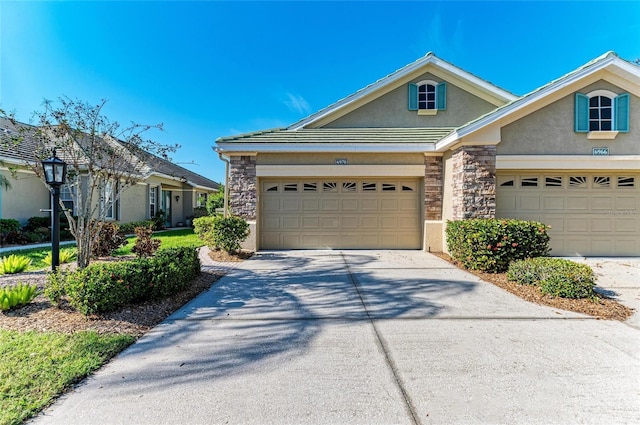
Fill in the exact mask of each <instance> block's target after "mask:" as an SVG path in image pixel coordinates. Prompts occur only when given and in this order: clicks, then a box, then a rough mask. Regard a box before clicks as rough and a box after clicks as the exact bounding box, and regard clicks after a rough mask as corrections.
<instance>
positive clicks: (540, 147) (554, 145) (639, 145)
mask: <svg viewBox="0 0 640 425" xmlns="http://www.w3.org/2000/svg"><path fill="white" fill-rule="evenodd" d="M598 89H603V90H609V91H612V92H614V93H616V94H622V93H625V91H624V90H622V89H620V88H618V87H616V86H614V85H613V84H610V83H608V82H606V81H598V82H597V83H594V84H591V85H589V86H587V87H584V88H582V89H580V90H578V92H579V93H584V94H586V93H589V92H591V91H593V90H598ZM629 111H630V115H629V132H628V133H618V135H617V136H616V138H615V139H613V140H589V139H588V138H587V133H576V132H574V131H573V129H574V94H571V95H569V96H565V97H563V98H561V99H559V100H557V101H556V102H553V103H551V104H550V105H548V106H546V107H544V108H542V109H539V110H537V111H535V112H532V113H531V114H529V115H527V116H525V117H523V118H521V119H519V120H517V121H515V122H513V123H511V124H509V125H507V126H505V127H503V128H502V130H501V139H502V141H501V142H500V144H498V146H497V154H498V155H536V154H537V155H549V154H559V155H591V153H592V148H594V147H609V154H610V155H638V154H640V98H638V97H637V96H634V95H633V94H630V104H629Z"/></svg>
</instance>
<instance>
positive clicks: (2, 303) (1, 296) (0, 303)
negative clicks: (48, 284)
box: [0, 282, 38, 310]
mask: <svg viewBox="0 0 640 425" xmlns="http://www.w3.org/2000/svg"><path fill="white" fill-rule="evenodd" d="M37 296H38V286H37V285H28V284H25V283H22V282H20V283H18V284H17V285H13V286H5V287H2V288H0V310H10V309H12V308H15V307H20V306H23V305H26V304H29V303H30V302H31V301H32V300H33V299H34V298H35V297H37Z"/></svg>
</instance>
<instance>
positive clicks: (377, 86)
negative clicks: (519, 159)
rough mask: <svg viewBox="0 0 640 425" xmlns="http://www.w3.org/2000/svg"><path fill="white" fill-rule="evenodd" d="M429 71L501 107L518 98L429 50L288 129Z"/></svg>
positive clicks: (335, 113) (324, 117)
mask: <svg viewBox="0 0 640 425" xmlns="http://www.w3.org/2000/svg"><path fill="white" fill-rule="evenodd" d="M426 72H432V73H434V74H440V75H439V76H441V77H442V78H443V79H448V80H449V81H451V82H452V83H455V82H458V84H468V85H469V87H473V88H474V89H475V90H476V91H477V92H476V94H480V95H483V94H484V95H486V96H487V99H486V100H488V101H490V102H491V103H493V104H495V105H496V106H501V105H503V104H505V103H507V102H510V101H512V100H514V99H517V96H516V95H514V94H512V93H510V92H508V91H506V90H504V89H501V88H500V87H498V86H496V85H494V84H492V83H490V82H488V81H486V80H483V79H481V78H479V77H476V76H475V75H473V74H471V73H469V72H467V71H465V70H463V69H461V68H458V67H457V66H455V65H453V64H451V63H449V62H446V61H444V60H442V59H440V58H438V57H437V56H436V55H435V54H434V53H432V52H429V53H427V54H426V55H425V56H423V57H422V58H420V59H418V60H416V61H415V62H412V63H410V64H408V65H406V66H404V67H402V68H400V69H398V70H397V71H394V72H392V73H391V74H389V75H387V76H386V77H383V78H381V79H379V80H378V81H376V82H374V83H372V84H369V85H368V86H366V87H364V88H362V89H360V90H358V91H357V92H355V93H353V94H351V95H349V96H347V97H345V98H343V99H341V100H339V101H337V102H335V103H334V104H332V105H329V106H327V107H326V108H324V109H321V110H320V111H318V112H316V113H314V114H311V115H309V116H308V117H306V118H303V119H301V120H299V121H297V122H295V123H293V124H291V125H290V126H289V127H287V129H289V130H299V129H302V128H306V127H309V126H313V125H314V124H317V123H318V122H319V121H320V120H323V121H326V120H327V119H330V118H333V119H337V118H339V117H341V116H343V115H344V114H346V113H347V112H349V111H350V109H349V107H350V106H352V105H353V104H355V103H357V102H361V101H363V100H366V99H369V100H373V99H375V98H377V97H379V96H381V95H382V94H385V93H387V92H388V91H390V90H391V89H394V88H397V87H399V86H400V85H402V84H405V83H406V82H408V81H410V80H411V79H412V78H415V77H418V76H419V75H422V74H424V73H426ZM334 116H335V117H334Z"/></svg>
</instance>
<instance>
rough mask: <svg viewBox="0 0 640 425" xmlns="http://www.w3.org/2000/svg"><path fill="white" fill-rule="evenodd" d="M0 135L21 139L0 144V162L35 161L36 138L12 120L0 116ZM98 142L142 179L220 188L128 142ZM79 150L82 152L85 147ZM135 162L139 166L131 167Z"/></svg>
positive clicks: (28, 126) (214, 183)
mask: <svg viewBox="0 0 640 425" xmlns="http://www.w3.org/2000/svg"><path fill="white" fill-rule="evenodd" d="M19 126H21V127H26V128H34V129H35V127H34V126H31V125H29V124H23V123H20V124H19ZM0 132H2V133H1V134H0V136H2V137H3V138H4V137H12V136H17V137H20V142H19V143H16V144H13V143H10V144H5V143H0V159H3V160H6V161H7V162H11V163H13V164H22V163H24V162H32V161H34V159H35V155H34V152H37V150H38V149H39V148H40V147H39V143H38V142H37V141H36V140H35V139H33V138H31V137H24V136H22V135H21V134H20V129H19V127H18V125H15V124H14V123H12V122H11V120H9V119H6V118H3V117H0ZM101 140H102V142H103V143H108V144H110V145H112V146H113V147H114V148H119V149H118V151H117V155H118V157H117V158H116V160H117V161H118V162H119V163H120V164H121V165H122V164H131V169H136V168H137V169H140V171H141V172H142V174H143V175H142V178H147V177H149V176H151V175H160V176H164V177H169V178H171V179H174V180H179V181H182V182H185V183H187V184H189V185H190V186H193V187H200V188H204V189H210V190H219V187H220V185H219V184H218V183H216V182H214V181H213V180H210V179H208V178H206V177H204V176H201V175H200V174H197V173H194V172H192V171H189V170H187V169H186V168H183V167H181V166H179V165H176V164H174V163H172V162H170V161H168V160H166V159H163V158H160V157H159V156H157V155H154V154H152V153H150V152H147V151H143V150H140V149H132V148H131V146H130V145H128V144H127V143H125V142H123V141H121V140H116V139H113V138H109V139H101ZM82 142H83V140H80V144H81V145H82ZM80 147H81V149H82V151H83V152H84V149H85V147H84V146H80ZM85 154H86V153H85ZM62 159H64V158H62ZM140 161H141V163H140ZM134 162H135V163H137V164H138V165H133V163H134ZM140 165H141V166H140ZM123 166H126V165H123Z"/></svg>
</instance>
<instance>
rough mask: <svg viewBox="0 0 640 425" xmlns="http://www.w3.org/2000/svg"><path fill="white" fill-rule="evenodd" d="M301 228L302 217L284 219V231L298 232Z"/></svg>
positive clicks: (286, 217) (285, 217)
mask: <svg viewBox="0 0 640 425" xmlns="http://www.w3.org/2000/svg"><path fill="white" fill-rule="evenodd" d="M299 228H300V217H298V216H284V217H282V229H283V230H297V229H299Z"/></svg>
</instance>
